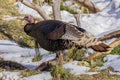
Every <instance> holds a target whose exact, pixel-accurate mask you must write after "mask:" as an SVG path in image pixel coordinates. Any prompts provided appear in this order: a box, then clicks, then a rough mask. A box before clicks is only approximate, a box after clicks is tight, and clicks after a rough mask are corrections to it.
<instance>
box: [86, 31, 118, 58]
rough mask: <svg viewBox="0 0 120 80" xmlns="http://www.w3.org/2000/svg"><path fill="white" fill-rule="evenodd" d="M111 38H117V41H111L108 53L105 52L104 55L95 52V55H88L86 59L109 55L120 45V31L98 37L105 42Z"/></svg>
mask: <svg viewBox="0 0 120 80" xmlns="http://www.w3.org/2000/svg"><path fill="white" fill-rule="evenodd" d="M112 38H118V39H116V40H115V41H113V42H112V43H111V44H110V45H109V46H110V49H109V50H108V51H106V52H104V53H100V52H96V53H95V54H92V55H90V56H89V57H88V59H90V60H92V59H95V58H97V57H98V56H100V55H102V54H109V53H110V52H111V51H112V50H113V49H114V48H115V47H116V46H118V45H120V30H118V31H114V32H111V33H109V34H106V35H104V36H103V37H100V38H99V40H101V41H105V40H108V39H112Z"/></svg>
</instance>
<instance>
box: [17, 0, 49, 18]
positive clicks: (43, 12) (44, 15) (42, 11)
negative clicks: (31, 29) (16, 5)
mask: <svg viewBox="0 0 120 80" xmlns="http://www.w3.org/2000/svg"><path fill="white" fill-rule="evenodd" d="M17 1H20V2H21V3H22V4H24V5H26V6H28V7H29V8H32V9H34V10H35V11H37V12H38V13H39V14H40V15H41V16H42V17H43V19H44V20H48V19H50V17H49V16H48V15H47V14H46V13H45V11H44V10H43V9H42V8H40V6H38V5H35V4H34V3H30V2H28V1H26V0H17Z"/></svg>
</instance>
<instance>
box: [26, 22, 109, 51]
mask: <svg viewBox="0 0 120 80" xmlns="http://www.w3.org/2000/svg"><path fill="white" fill-rule="evenodd" d="M24 31H25V32H26V33H27V34H28V35H29V36H31V37H33V38H34V39H35V40H36V41H37V42H38V43H39V44H40V46H41V47H42V48H44V49H46V50H48V51H54V52H55V51H60V50H65V49H69V48H71V47H73V46H75V47H77V48H79V49H80V48H82V47H85V48H88V47H91V48H93V49H94V50H96V51H105V50H107V49H106V48H108V46H107V45H105V44H103V43H102V42H100V41H95V40H96V39H95V38H94V37H93V36H91V35H88V33H87V32H86V31H85V30H84V29H82V28H78V27H77V26H75V25H72V24H69V23H65V22H62V21H58V20H46V21H41V22H38V23H28V24H26V25H25V26H24ZM93 38H94V39H93ZM89 43H94V44H90V45H87V44H89ZM101 43H102V44H101ZM99 44H100V45H99ZM94 45H95V46H94ZM97 45H99V46H97Z"/></svg>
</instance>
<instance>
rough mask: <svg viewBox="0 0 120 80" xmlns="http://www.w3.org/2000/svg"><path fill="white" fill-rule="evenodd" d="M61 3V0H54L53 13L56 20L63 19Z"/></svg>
mask: <svg viewBox="0 0 120 80" xmlns="http://www.w3.org/2000/svg"><path fill="white" fill-rule="evenodd" d="M60 4H61V0H53V6H52V7H53V15H54V19H55V20H61V15H60Z"/></svg>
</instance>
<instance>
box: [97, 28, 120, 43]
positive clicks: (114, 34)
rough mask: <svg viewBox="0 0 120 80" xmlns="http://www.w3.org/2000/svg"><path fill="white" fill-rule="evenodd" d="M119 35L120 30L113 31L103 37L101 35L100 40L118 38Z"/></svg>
mask: <svg viewBox="0 0 120 80" xmlns="http://www.w3.org/2000/svg"><path fill="white" fill-rule="evenodd" d="M118 37H120V30H118V31H114V32H111V33H109V34H106V35H104V36H103V37H100V38H99V40H100V41H105V40H108V39H111V38H118Z"/></svg>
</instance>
